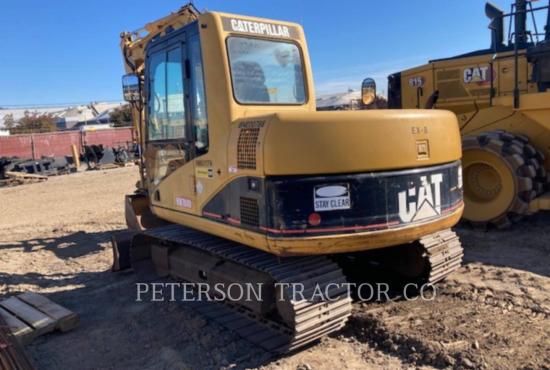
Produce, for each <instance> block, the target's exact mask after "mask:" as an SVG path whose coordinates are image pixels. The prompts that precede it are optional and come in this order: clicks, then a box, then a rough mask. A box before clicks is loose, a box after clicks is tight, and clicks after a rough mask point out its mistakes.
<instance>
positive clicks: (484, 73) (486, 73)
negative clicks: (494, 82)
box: [464, 66, 492, 85]
mask: <svg viewBox="0 0 550 370" xmlns="http://www.w3.org/2000/svg"><path fill="white" fill-rule="evenodd" d="M491 75H492V73H491V71H490V70H489V66H485V67H471V68H466V69H464V83H465V84H469V83H478V84H480V85H484V84H487V83H489V82H491Z"/></svg>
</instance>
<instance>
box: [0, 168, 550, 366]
mask: <svg viewBox="0 0 550 370" xmlns="http://www.w3.org/2000/svg"><path fill="white" fill-rule="evenodd" d="M137 179H138V174H137V168H136V167H130V168H121V169H116V170H108V171H97V172H87V173H78V174H74V175H68V176H60V177H53V178H50V179H49V180H48V181H46V182H44V183H38V184H30V185H23V186H19V187H14V188H3V189H0V299H1V298H5V297H7V296H11V295H15V294H18V293H20V292H24V291H35V292H40V293H43V294H45V295H47V296H48V297H49V298H51V299H53V300H54V301H56V302H58V303H60V304H62V305H64V306H66V307H68V308H69V309H71V310H73V311H75V312H77V313H78V314H79V315H80V320H81V323H80V326H79V327H78V328H77V329H76V330H74V331H72V332H68V333H52V334H48V335H46V336H43V337H40V338H38V339H36V340H35V341H34V342H33V343H32V344H30V345H28V346H27V347H26V349H27V352H28V354H29V355H30V357H31V358H32V360H33V362H34V363H35V364H36V366H37V367H38V368H40V369H75V368H82V369H92V368H111V369H114V368H116V369H123V368H143V369H218V368H262V369H279V368H282V369H303V370H305V369H334V368H345V369H401V368H402V369H409V368H421V369H431V368H457V369H463V368H471V369H477V368H486V369H493V368H495V369H496V368H498V369H519V368H521V369H550V214H548V213H546V214H539V215H536V216H533V217H530V218H528V219H527V220H525V221H523V222H521V223H520V224H518V225H516V226H515V227H514V228H513V229H512V230H507V231H493V232H490V233H486V232H482V231H475V230H470V229H468V228H466V227H459V228H458V229H457V230H458V232H459V234H460V235H461V237H462V240H463V244H464V246H465V250H466V255H465V264H464V266H463V267H462V268H461V269H460V270H459V271H458V272H457V273H455V274H454V275H453V276H452V277H451V278H449V279H448V280H447V281H446V282H445V283H443V284H440V285H439V287H438V289H437V295H436V297H435V299H434V300H432V301H422V300H415V301H406V300H395V301H391V302H385V303H378V304H376V303H369V304H366V303H356V304H354V314H353V315H352V317H351V319H350V321H349V323H348V325H347V326H346V327H345V328H344V329H343V330H341V331H340V332H339V333H336V334H334V335H331V336H330V337H328V338H325V339H324V340H322V341H321V342H320V343H318V344H315V345H312V346H310V347H309V348H306V349H305V350H303V351H301V352H298V353H294V354H291V355H287V356H285V357H280V358H273V357H271V356H270V355H268V354H267V353H265V352H263V351H262V350H261V349H259V348H255V347H253V346H252V345H251V344H249V343H248V342H246V341H244V340H242V339H240V338H239V337H238V336H236V335H235V334H234V333H232V332H230V331H228V330H226V329H224V328H223V327H221V326H219V325H218V324H216V323H212V322H208V321H206V320H205V319H204V318H203V317H201V315H200V314H198V313H197V312H195V311H193V310H192V309H190V308H189V307H187V306H186V305H185V303H182V302H163V303H158V302H135V298H136V288H135V283H136V282H138V281H139V282H147V281H158V280H159V279H158V278H156V277H155V275H154V274H153V273H152V272H150V271H142V272H140V273H139V274H134V273H119V274H114V273H111V272H110V264H111V250H110V247H109V237H110V233H111V232H112V231H114V230H120V229H124V227H125V224H124V214H123V195H124V194H125V193H128V192H131V191H133V188H134V184H135V182H136V181H137Z"/></svg>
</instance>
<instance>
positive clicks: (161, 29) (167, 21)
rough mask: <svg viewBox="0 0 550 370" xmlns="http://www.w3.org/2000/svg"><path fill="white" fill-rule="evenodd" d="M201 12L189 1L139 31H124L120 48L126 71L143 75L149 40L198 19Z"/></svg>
mask: <svg viewBox="0 0 550 370" xmlns="http://www.w3.org/2000/svg"><path fill="white" fill-rule="evenodd" d="M199 14H200V12H199V11H198V10H197V8H195V6H194V5H193V4H192V3H189V4H187V5H184V6H183V7H181V8H180V9H179V10H178V11H176V12H174V13H172V14H170V15H168V16H166V17H164V18H161V19H157V20H156V21H153V22H150V23H147V24H146V25H145V26H144V27H143V28H141V29H139V30H137V31H133V32H122V33H121V34H120V49H121V51H122V57H123V62H124V69H125V71H126V73H135V74H137V75H138V76H140V77H141V76H142V75H143V71H144V65H145V47H146V46H147V44H148V43H149V41H150V40H151V39H152V38H153V37H156V36H162V35H164V34H166V33H167V32H170V31H172V30H175V29H178V28H181V27H183V26H185V25H186V24H189V23H191V22H193V21H195V20H197V18H198V16H199Z"/></svg>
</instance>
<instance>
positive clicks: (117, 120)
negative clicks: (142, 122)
mask: <svg viewBox="0 0 550 370" xmlns="http://www.w3.org/2000/svg"><path fill="white" fill-rule="evenodd" d="M110 117H111V121H112V122H113V123H114V126H115V127H123V126H132V107H130V105H129V104H125V105H123V106H121V107H118V108H115V109H114V110H113V111H112V112H111V114H110Z"/></svg>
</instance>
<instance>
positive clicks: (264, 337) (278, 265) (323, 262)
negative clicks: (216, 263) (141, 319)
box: [134, 225, 352, 353]
mask: <svg viewBox="0 0 550 370" xmlns="http://www.w3.org/2000/svg"><path fill="white" fill-rule="evenodd" d="M144 236H145V237H148V238H153V239H156V240H158V241H162V242H163V243H167V244H170V245H185V246H187V247H192V248H197V249H199V250H202V251H205V252H208V253H211V254H212V255H215V256H218V257H220V258H223V259H226V260H229V261H232V262H235V263H238V264H241V265H244V266H247V267H248V268H251V269H254V270H257V271H259V272H263V273H266V274H268V275H270V276H271V278H272V279H273V280H274V281H276V282H285V283H291V284H292V283H301V284H304V285H305V286H306V287H313V286H315V284H319V286H320V287H321V288H322V289H323V290H322V291H323V293H324V292H325V288H329V289H328V291H327V293H328V296H330V298H331V299H330V300H326V301H320V302H315V301H305V300H299V301H294V300H292V299H291V298H292V297H291V294H290V290H289V289H290V288H288V289H286V290H284V293H283V294H284V298H285V300H284V303H285V304H286V305H287V307H286V308H287V312H290V313H291V315H290V317H291V321H292V322H291V323H290V324H288V323H285V322H282V321H279V320H277V321H276V320H274V319H270V318H266V317H261V316H260V315H258V314H256V313H254V312H252V311H251V310H248V309H246V308H244V307H242V306H239V305H237V304H235V303H230V302H224V303H223V304H220V303H212V302H206V301H205V302H202V301H191V302H188V303H189V304H190V305H191V307H193V308H196V309H197V310H198V311H200V312H201V313H202V314H203V315H204V316H206V317H207V318H209V319H212V320H214V321H216V322H218V323H219V324H221V325H223V326H225V327H227V328H228V329H230V330H232V331H234V332H236V333H237V334H239V335H240V336H241V337H243V338H244V339H246V340H248V341H250V342H252V343H254V344H256V345H259V346H260V347H262V348H263V349H265V350H267V351H269V352H274V353H285V352H289V351H293V350H295V349H298V348H300V347H303V346H305V345H307V344H309V343H311V342H314V341H316V340H318V339H319V338H321V337H323V336H325V335H327V334H329V333H332V332H335V331H337V330H339V329H341V328H342V327H343V326H344V325H345V323H346V321H347V319H348V317H349V316H350V315H351V308H352V306H351V298H350V297H349V296H348V292H347V290H342V289H338V286H337V285H335V284H332V285H329V284H330V283H334V282H342V283H343V282H346V278H345V276H344V275H343V273H342V271H341V269H340V268H339V266H338V265H337V264H336V263H335V262H333V261H331V260H330V259H329V258H327V257H323V256H311V257H287V258H281V257H277V256H275V255H272V254H269V253H266V252H263V251H261V250H258V249H254V248H250V247H247V246H244V245H242V244H239V243H236V242H232V241H229V240H227V239H222V238H219V237H216V236H213V235H209V234H206V233H202V232H200V231H196V230H193V229H190V228H186V227H184V226H180V225H169V226H165V227H158V228H153V229H149V230H146V231H143V232H142V233H141V234H138V236H137V238H140V237H144ZM135 241H136V239H134V242H135ZM305 292H307V288H306V290H305V291H304V293H305ZM304 295H305V294H304ZM305 296H306V297H307V295H305ZM288 310H289V311H288Z"/></svg>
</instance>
